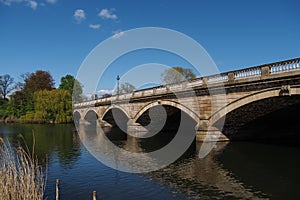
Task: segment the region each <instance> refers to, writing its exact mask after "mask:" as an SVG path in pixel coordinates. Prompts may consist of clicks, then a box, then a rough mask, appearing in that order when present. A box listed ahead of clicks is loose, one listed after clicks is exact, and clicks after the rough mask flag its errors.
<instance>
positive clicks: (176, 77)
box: [161, 67, 196, 84]
mask: <svg viewBox="0 0 300 200" xmlns="http://www.w3.org/2000/svg"><path fill="white" fill-rule="evenodd" d="M161 76H162V80H163V82H164V83H165V84H172V83H178V82H181V81H184V80H189V79H193V78H196V75H195V74H194V72H193V71H192V70H191V69H188V68H182V67H172V68H170V69H166V70H165V71H164V72H163V73H162V74H161Z"/></svg>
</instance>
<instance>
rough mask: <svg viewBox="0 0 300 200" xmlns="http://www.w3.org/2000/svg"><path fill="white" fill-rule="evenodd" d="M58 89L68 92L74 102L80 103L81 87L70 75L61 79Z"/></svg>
mask: <svg viewBox="0 0 300 200" xmlns="http://www.w3.org/2000/svg"><path fill="white" fill-rule="evenodd" d="M58 88H59V89H62V90H68V91H69V92H70V94H71V95H73V98H74V99H73V100H74V101H75V102H78V101H81V94H82V85H81V84H80V83H79V81H78V80H76V79H75V78H74V77H73V76H72V75H69V74H68V75H66V76H64V77H62V78H61V79H60V85H59V87H58Z"/></svg>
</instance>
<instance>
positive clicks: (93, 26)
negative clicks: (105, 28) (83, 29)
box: [89, 24, 101, 29]
mask: <svg viewBox="0 0 300 200" xmlns="http://www.w3.org/2000/svg"><path fill="white" fill-rule="evenodd" d="M89 27H90V28H91V29H99V28H100V27H101V25H100V24H90V25H89Z"/></svg>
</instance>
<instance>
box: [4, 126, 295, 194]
mask: <svg viewBox="0 0 300 200" xmlns="http://www.w3.org/2000/svg"><path fill="white" fill-rule="evenodd" d="M74 130H75V128H74V126H72V125H24V124H14V125H11V124H10V125H3V124H1V125H0V136H1V137H4V138H9V140H10V141H12V143H16V142H17V135H18V134H23V136H24V138H25V140H26V141H27V143H28V144H29V146H31V143H32V137H33V133H34V135H35V140H36V146H35V151H36V153H37V155H38V157H39V160H40V161H41V163H42V164H43V165H44V166H46V163H47V166H48V178H47V186H46V191H45V197H46V198H47V199H54V198H55V180H56V179H57V178H58V179H60V180H61V199H72V200H76V199H78V200H79V199H80V200H82V199H92V191H93V190H96V191H97V193H98V198H99V199H144V200H146V199H151V200H152V199H200V198H201V199H300V157H299V153H300V148H299V147H289V146H279V145H268V144H257V143H246V142H235V143H218V145H217V147H216V148H215V149H214V150H213V151H212V152H211V153H210V154H209V155H208V156H207V157H206V158H205V159H201V160H200V159H198V158H197V155H195V154H194V155H190V156H187V157H186V158H182V159H180V160H178V161H176V162H175V163H173V164H172V165H170V166H168V167H166V168H164V169H161V170H159V171H155V172H151V173H146V174H130V173H124V172H119V171H116V170H113V169H111V168H108V167H106V166H105V165H103V164H101V163H100V162H99V161H97V160H96V159H95V158H94V157H93V156H92V155H90V153H89V152H88V151H87V150H86V148H85V147H84V146H83V145H82V144H81V142H80V139H79V137H78V135H77V133H76V132H75V131H74ZM197 145H198V146H199V145H201V144H200V143H199V144H197Z"/></svg>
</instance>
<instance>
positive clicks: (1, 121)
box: [0, 117, 74, 124]
mask: <svg viewBox="0 0 300 200" xmlns="http://www.w3.org/2000/svg"><path fill="white" fill-rule="evenodd" d="M71 123H74V121H73V120H72V121H67V122H60V123H57V122H53V121H45V120H23V119H15V118H10V117H6V118H4V119H0V124H71Z"/></svg>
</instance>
